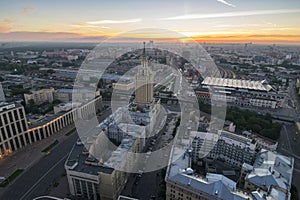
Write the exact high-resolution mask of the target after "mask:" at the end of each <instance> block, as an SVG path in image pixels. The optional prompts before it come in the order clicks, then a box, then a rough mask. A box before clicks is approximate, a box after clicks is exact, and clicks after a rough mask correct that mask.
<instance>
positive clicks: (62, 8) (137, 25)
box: [0, 0, 300, 44]
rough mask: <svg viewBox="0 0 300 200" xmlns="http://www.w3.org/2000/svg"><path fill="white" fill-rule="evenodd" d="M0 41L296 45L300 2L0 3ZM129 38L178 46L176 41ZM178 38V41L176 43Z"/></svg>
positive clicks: (206, 0) (299, 37)
mask: <svg viewBox="0 0 300 200" xmlns="http://www.w3.org/2000/svg"><path fill="white" fill-rule="evenodd" d="M1 4H2V6H1V8H0V10H1V12H0V41H5V42H10V41H13V42H16V41H50V42H51V41H57V42H100V41H103V40H105V39H107V38H110V37H112V36H115V35H118V34H121V33H122V36H125V37H126V32H128V31H132V30H137V29H144V28H153V29H156V28H157V29H167V30H171V31H174V32H177V33H179V34H182V38H185V37H190V38H192V39H194V40H196V41H199V42H208V43H245V42H252V43H270V44H273V43H275V44H300V25H299V23H298V20H297V19H299V17H300V2H299V1H294V0H289V1H285V2H282V1H275V2H274V1H273V2H272V3H270V2H267V1H264V2H261V1H257V0H256V1H243V2H240V1H236V0H203V1H172V2H170V1H164V2H158V1H155V2H140V1H135V0H133V1H126V2H123V1H114V2H98V1H90V2H89V3H85V2H81V1H77V2H74V3H72V4H70V2H67V1H60V2H58V1H51V3H50V1H48V2H47V1H43V2H39V1H23V2H20V1H18V2H15V1H4V2H2V3H1ZM132 37H134V36H133V35H132V34H130V36H129V38H126V41H131V40H134V39H136V38H142V39H145V38H146V39H153V38H154V39H159V40H162V41H170V40H171V41H174V40H175V41H177V40H179V41H182V40H180V39H181V38H180V36H178V35H177V36H176V37H175V38H174V37H173V36H170V35H168V34H167V35H159V36H157V35H156V36H153V35H151V34H150V35H145V34H144V35H136V37H135V38H132ZM178 37H179V38H178Z"/></svg>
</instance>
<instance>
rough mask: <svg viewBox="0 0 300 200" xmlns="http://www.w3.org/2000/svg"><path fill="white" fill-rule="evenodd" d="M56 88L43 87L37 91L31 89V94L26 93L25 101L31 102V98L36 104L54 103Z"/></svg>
mask: <svg viewBox="0 0 300 200" xmlns="http://www.w3.org/2000/svg"><path fill="white" fill-rule="evenodd" d="M53 93H54V88H49V89H41V90H36V91H30V93H29V94H24V99H25V103H26V104H29V102H30V100H32V101H33V102H34V104H36V105H40V104H42V103H47V102H48V103H52V101H53Z"/></svg>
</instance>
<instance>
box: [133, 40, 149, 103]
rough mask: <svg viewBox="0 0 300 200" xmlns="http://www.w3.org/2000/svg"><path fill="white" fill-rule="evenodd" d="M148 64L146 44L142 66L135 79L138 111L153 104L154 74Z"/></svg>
mask: <svg viewBox="0 0 300 200" xmlns="http://www.w3.org/2000/svg"><path fill="white" fill-rule="evenodd" d="M148 64H149V63H148V59H147V56H146V49H145V42H144V50H143V57H142V66H141V67H139V68H138V71H137V74H136V77H135V102H136V103H137V107H138V109H143V108H145V107H146V106H147V105H150V104H151V103H152V102H153V74H152V72H151V70H150V68H149V66H148Z"/></svg>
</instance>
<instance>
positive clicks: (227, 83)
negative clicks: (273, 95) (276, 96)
mask: <svg viewBox="0 0 300 200" xmlns="http://www.w3.org/2000/svg"><path fill="white" fill-rule="evenodd" d="M202 85H208V86H220V87H229V88H239V89H249V90H259V91H266V92H268V91H270V90H272V89H273V88H272V86H271V85H269V84H268V83H267V82H266V81H265V80H263V81H251V80H241V79H229V78H216V77H206V78H205V79H204V80H203V81H202Z"/></svg>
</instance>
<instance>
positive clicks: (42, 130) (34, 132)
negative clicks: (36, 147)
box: [27, 96, 102, 142]
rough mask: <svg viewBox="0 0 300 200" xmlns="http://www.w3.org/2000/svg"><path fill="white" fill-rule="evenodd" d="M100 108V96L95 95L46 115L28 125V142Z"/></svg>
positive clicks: (86, 117)
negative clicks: (75, 105)
mask: <svg viewBox="0 0 300 200" xmlns="http://www.w3.org/2000/svg"><path fill="white" fill-rule="evenodd" d="M97 110H102V97H101V96H100V97H97V98H95V99H94V100H92V101H89V102H87V103H85V104H83V105H81V106H79V107H76V108H73V109H71V110H69V111H61V112H58V113H56V114H54V115H53V116H50V117H46V118H43V119H41V120H40V121H38V122H36V123H34V124H32V125H31V126H29V129H28V130H27V134H28V136H29V140H30V142H36V141H39V140H42V139H44V138H47V137H49V136H50V135H52V134H54V133H56V132H58V131H60V130H62V129H63V128H65V127H66V126H69V125H71V124H73V123H74V121H75V120H76V119H79V118H80V119H88V118H89V117H91V116H93V115H95V113H96V112H97Z"/></svg>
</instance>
